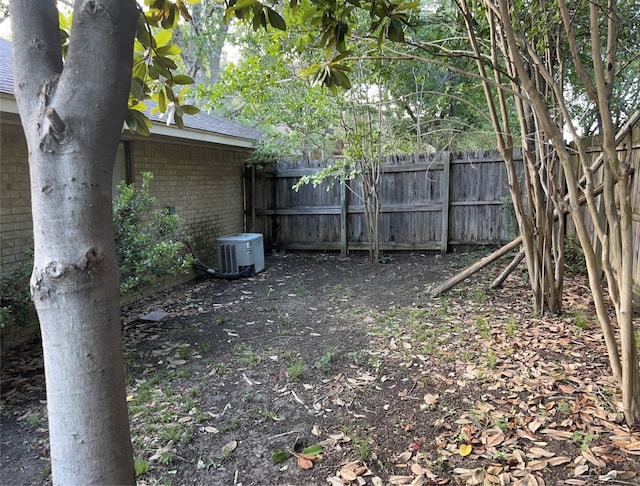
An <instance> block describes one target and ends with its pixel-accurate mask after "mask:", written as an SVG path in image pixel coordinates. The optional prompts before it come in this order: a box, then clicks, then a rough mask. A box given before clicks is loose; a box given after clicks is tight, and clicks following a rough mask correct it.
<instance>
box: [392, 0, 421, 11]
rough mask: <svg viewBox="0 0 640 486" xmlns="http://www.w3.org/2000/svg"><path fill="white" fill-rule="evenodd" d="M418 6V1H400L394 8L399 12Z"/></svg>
mask: <svg viewBox="0 0 640 486" xmlns="http://www.w3.org/2000/svg"><path fill="white" fill-rule="evenodd" d="M419 6H420V2H407V3H402V4H400V5H398V6H397V7H396V8H395V11H396V12H401V11H403V10H412V9H414V8H418V7H419Z"/></svg>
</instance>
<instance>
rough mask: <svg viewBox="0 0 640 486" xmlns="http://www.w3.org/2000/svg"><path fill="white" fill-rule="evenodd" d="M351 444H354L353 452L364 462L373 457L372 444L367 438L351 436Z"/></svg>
mask: <svg viewBox="0 0 640 486" xmlns="http://www.w3.org/2000/svg"><path fill="white" fill-rule="evenodd" d="M351 444H353V452H354V453H355V455H356V457H358V458H359V459H360V460H362V461H363V462H366V461H367V460H368V459H369V456H370V455H371V443H370V442H369V439H368V438H367V437H361V436H359V435H351Z"/></svg>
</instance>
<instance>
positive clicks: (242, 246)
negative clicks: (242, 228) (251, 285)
mask: <svg viewBox="0 0 640 486" xmlns="http://www.w3.org/2000/svg"><path fill="white" fill-rule="evenodd" d="M217 250H218V252H217V254H218V270H219V273H221V274H225V275H237V274H239V273H240V272H246V271H250V273H258V272H261V271H262V270H264V245H263V242H262V235H261V234H260V233H239V234H234V235H226V236H222V237H220V238H218V241H217Z"/></svg>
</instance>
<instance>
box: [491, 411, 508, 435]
mask: <svg viewBox="0 0 640 486" xmlns="http://www.w3.org/2000/svg"><path fill="white" fill-rule="evenodd" d="M493 426H494V427H497V428H499V429H500V430H502V431H503V432H506V431H507V429H508V428H509V419H508V418H507V417H505V416H504V415H501V416H500V417H498V418H497V419H496V420H495V422H493Z"/></svg>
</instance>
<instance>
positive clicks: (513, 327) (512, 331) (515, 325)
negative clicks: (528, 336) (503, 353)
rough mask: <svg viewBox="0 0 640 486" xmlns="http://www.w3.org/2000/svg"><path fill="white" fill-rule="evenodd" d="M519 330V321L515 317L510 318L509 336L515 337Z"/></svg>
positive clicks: (508, 325)
mask: <svg viewBox="0 0 640 486" xmlns="http://www.w3.org/2000/svg"><path fill="white" fill-rule="evenodd" d="M517 330H518V321H516V319H515V318H514V317H512V318H511V319H509V322H508V323H507V336H509V337H514V336H515V335H516V331H517Z"/></svg>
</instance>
